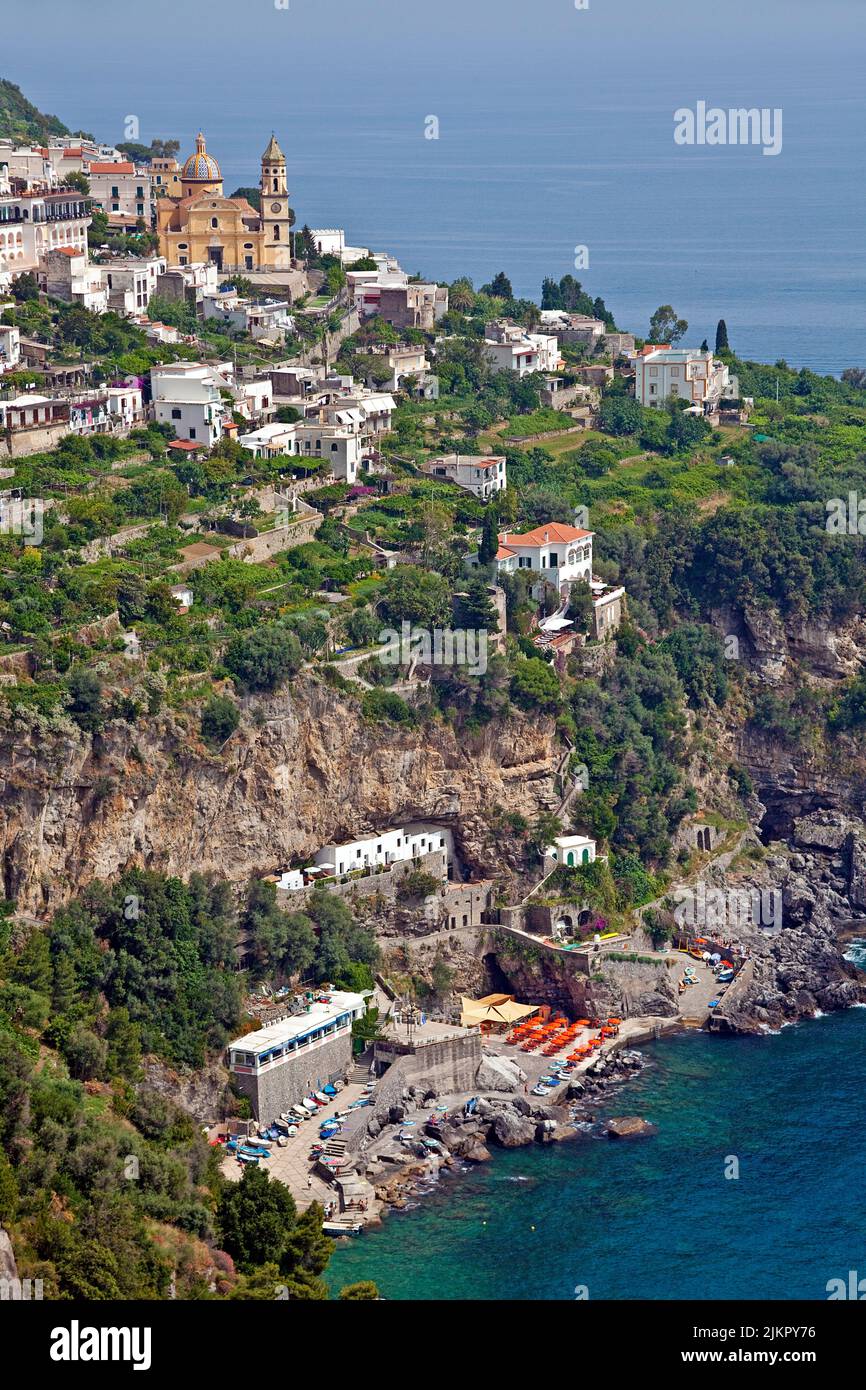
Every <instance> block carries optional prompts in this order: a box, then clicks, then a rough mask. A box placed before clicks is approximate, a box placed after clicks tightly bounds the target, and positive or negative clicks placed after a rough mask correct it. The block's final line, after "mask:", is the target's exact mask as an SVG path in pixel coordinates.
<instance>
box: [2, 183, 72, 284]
mask: <svg viewBox="0 0 866 1390" xmlns="http://www.w3.org/2000/svg"><path fill="white" fill-rule="evenodd" d="M89 226H90V212H89V208H88V203H87V201H86V199H85V198H84V197H83V196H82V195H81V194H80V193H79V192H78V190H77V189H71V188H51V187H48V186H44V187H41V188H38V189H34V188H31V189H30V190H29V191H28V192H27V193H12V192H6V193H3V192H0V285H2V284H3V283H4V277H6V279H8V277H11V276H17V275H20V274H22V273H23V272H25V271H30V270H36V269H37V268H38V266H39V262H40V259H41V258H42V257H43V256H45V255H46V254H47V253H48V252H49V251H52V250H57V249H58V248H59V247H61V246H65V247H69V248H71V249H72V250H73V251H78V252H83V253H85V254H86V252H87V228H88V227H89ZM7 272H8V276H7Z"/></svg>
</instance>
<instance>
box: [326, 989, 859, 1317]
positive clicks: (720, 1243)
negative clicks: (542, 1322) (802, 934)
mask: <svg viewBox="0 0 866 1390" xmlns="http://www.w3.org/2000/svg"><path fill="white" fill-rule="evenodd" d="M864 1044H866V1009H863V1008H854V1009H850V1010H848V1011H846V1012H845V1013H842V1014H834V1015H832V1016H825V1017H818V1018H816V1019H814V1020H810V1021H809V1022H806V1023H802V1024H798V1025H796V1026H791V1027H786V1028H783V1029H782V1030H781V1031H780V1032H778V1033H775V1034H768V1035H765V1036H759V1037H744V1038H723V1037H716V1036H709V1035H707V1034H705V1033H701V1032H695V1033H684V1034H680V1035H677V1036H676V1037H673V1038H669V1039H665V1040H661V1041H659V1042H657V1043H652V1044H650V1045H648V1046H645V1047H643V1048H641V1051H642V1052H643V1054H644V1056H645V1058H646V1061H647V1064H648V1065H647V1066H646V1068H645V1069H644V1070H643V1071H642V1072H641V1073H640V1074H639V1076H638V1077H637V1078H636V1079H635V1080H634V1081H632V1082H629V1083H626V1084H625V1085H624V1086H623V1087H622V1089H620V1090H619V1091H618V1093H617V1095H616V1098H615V1099H613V1100H611V1101H610V1102H609V1103H608V1104H607V1105H606V1107H605V1109H604V1110H603V1111H600V1112H599V1114H600V1115H605V1114H607V1115H617V1114H619V1115H623V1114H625V1115H640V1116H642V1117H643V1118H645V1119H647V1120H649V1121H651V1122H652V1123H653V1124H654V1125H655V1126H656V1127H657V1133H656V1134H655V1135H653V1136H651V1137H647V1138H642V1139H633V1140H609V1139H605V1138H599V1137H595V1136H593V1135H591V1134H578V1135H577V1136H576V1137H575V1138H574V1139H573V1140H568V1141H564V1142H562V1143H557V1144H552V1145H549V1146H544V1147H541V1146H538V1145H534V1146H532V1147H530V1148H523V1149H513V1150H499V1149H497V1150H495V1152H494V1154H493V1158H492V1160H491V1162H489V1163H486V1164H483V1165H481V1166H477V1167H466V1168H464V1170H463V1171H462V1172H460V1173H457V1174H455V1175H451V1174H449V1175H448V1176H446V1177H442V1178H440V1179H439V1180H438V1181H437V1182H436V1183H434V1184H431V1187H430V1190H429V1191H428V1192H426V1193H425V1194H423V1195H422V1196H421V1197H420V1198H419V1199H418V1201H417V1204H416V1205H414V1206H413V1207H412V1208H411V1209H407V1210H405V1211H399V1212H393V1213H391V1214H389V1215H388V1216H387V1217H386V1219H385V1222H384V1223H383V1225H382V1226H381V1227H380V1228H379V1229H376V1230H372V1231H369V1232H366V1233H364V1234H362V1235H360V1236H357V1237H355V1238H353V1239H351V1240H343V1241H342V1242H340V1243H339V1244H338V1246H337V1249H336V1251H335V1253H334V1255H333V1257H332V1259H331V1263H330V1265H329V1268H328V1272H327V1278H328V1281H329V1284H330V1286H331V1288H332V1289H333V1291H334V1292H335V1293H336V1291H337V1290H339V1288H341V1287H342V1286H343V1285H345V1284H347V1283H353V1282H355V1281H356V1280H361V1279H372V1280H375V1282H376V1283H377V1284H378V1286H379V1289H380V1292H381V1293H382V1295H383V1296H384V1297H385V1298H387V1299H395V1300H401V1299H407V1300H439V1299H463V1300H496V1299H519V1300H529V1301H533V1300H562V1299H577V1300H581V1301H582V1300H585V1299H589V1300H590V1301H592V1300H593V1299H623V1300H625V1299H657V1300H665V1299H701V1300H717V1299H721V1300H725V1299H810V1300H823V1299H826V1298H827V1296H828V1284H829V1283H830V1281H832V1280H834V1279H843V1280H845V1281H846V1282H847V1281H848V1280H849V1274H850V1271H851V1270H855V1271H859V1275H858V1277H866V1191H864V1188H863V1183H862V1181H861V1177H862V1173H863V1172H864V1167H866V1090H864V1087H863V1056H864Z"/></svg>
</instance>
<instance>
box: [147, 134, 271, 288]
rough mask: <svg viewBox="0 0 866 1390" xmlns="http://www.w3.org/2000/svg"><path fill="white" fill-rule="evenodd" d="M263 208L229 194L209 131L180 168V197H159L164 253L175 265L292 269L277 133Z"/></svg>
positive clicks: (265, 171)
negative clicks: (207, 142)
mask: <svg viewBox="0 0 866 1390" xmlns="http://www.w3.org/2000/svg"><path fill="white" fill-rule="evenodd" d="M259 187H260V189H261V211H260V212H257V211H256V209H255V208H254V207H253V206H252V205H251V204H250V203H248V202H247V200H246V198H227V197H226V196H225V193H224V192H223V180H222V174H221V172H220V167H219V164H218V163H217V161H216V160H215V159H214V157H213V155H210V154H208V152H207V148H206V145H205V138H204V136H203V135H202V134H201V133H199V135H198V137H197V139H196V149H195V154H191V155H190V156H189V158H188V159H187V160H186V162H185V164H184V166H183V169H182V170H181V172H180V187H179V189H178V192H177V196H172V195H169V196H167V197H162V198H159V199H158V200H157V204H156V212H157V231H158V233H159V250H160V255H162V256H165V258H166V261H167V262H168V264H169V265H192V264H193V263H194V262H199V261H205V262H207V261H211V262H213V264H215V265H216V267H217V269H218V270H219V271H221V272H227V273H236V272H238V271H240V272H245V271H250V270H288V269H290V268H291V264H292V250H291V214H290V211H289V190H288V184H287V182H286V157H285V155H284V154H283V152H282V150H281V149H280V147H279V145H278V144H277V141H276V138H275V137H274V136H273V135H272V136H271V139H270V143H269V145H268V148H267V149H266V150H265V152H264V154H263V155H262V172H261V179H260V181H259Z"/></svg>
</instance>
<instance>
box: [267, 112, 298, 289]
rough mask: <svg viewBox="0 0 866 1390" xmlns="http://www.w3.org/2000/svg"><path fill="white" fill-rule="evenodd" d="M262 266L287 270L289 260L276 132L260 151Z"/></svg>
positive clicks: (286, 193) (288, 227) (286, 202)
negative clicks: (262, 151)
mask: <svg viewBox="0 0 866 1390" xmlns="http://www.w3.org/2000/svg"><path fill="white" fill-rule="evenodd" d="M260 187H261V193H262V257H261V261H262V266H263V267H267V268H268V269H271V270H288V269H290V267H291V263H292V245H291V220H290V218H289V189H288V184H287V182H286V156H285V155H284V154H283V152H282V150H281V149H280V147H279V145H278V144H277V139H276V136H275V135H272V136H271V139H270V144H269V145H268V148H267V149H266V150H265V152H264V154H263V155H262V179H261V185H260Z"/></svg>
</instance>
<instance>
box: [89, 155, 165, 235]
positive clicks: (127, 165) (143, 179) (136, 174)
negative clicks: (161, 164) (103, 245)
mask: <svg viewBox="0 0 866 1390" xmlns="http://www.w3.org/2000/svg"><path fill="white" fill-rule="evenodd" d="M84 172H85V174H86V175H87V178H88V180H89V181H90V196H91V198H92V199H93V201H94V203H95V204H96V206H97V207H99V208H101V209H102V211H103V212H104V213H105V214H106V216H107V218H108V220H109V222H111V223H119V222H125V223H128V224H129V225H130V226H134V225H135V223H136V222H144V223H145V224H146V226H148V227H149V226H150V224H151V222H152V220H153V178H152V176H151V174H150V171H149V170H146V169H136V167H135V165H134V164H132V163H131V162H130V161H129V160H118V161H116V162H111V161H102V160H94V161H93V162H92V163H87V164H86V165H85V170H84Z"/></svg>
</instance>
